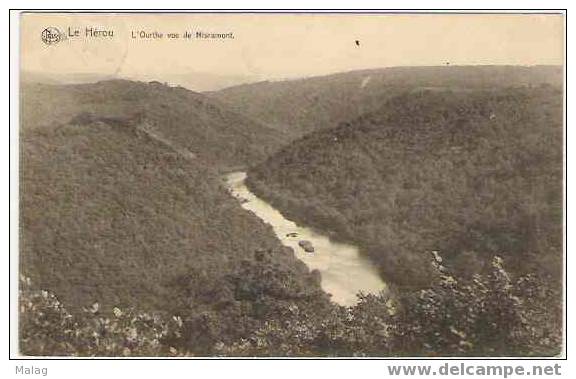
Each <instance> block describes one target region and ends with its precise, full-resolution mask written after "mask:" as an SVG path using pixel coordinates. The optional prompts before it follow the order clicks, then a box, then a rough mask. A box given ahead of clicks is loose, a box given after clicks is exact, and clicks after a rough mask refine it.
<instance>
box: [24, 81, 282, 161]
mask: <svg viewBox="0 0 576 379" xmlns="http://www.w3.org/2000/svg"><path fill="white" fill-rule="evenodd" d="M21 99H22V104H23V105H22V106H23V107H25V108H26V111H25V112H22V128H23V129H29V128H50V127H55V126H57V125H60V124H66V123H68V122H71V121H75V122H77V123H81V124H82V123H90V122H92V121H98V120H100V121H107V122H108V123H111V122H112V123H113V122H116V123H121V124H122V123H127V124H133V125H136V124H137V125H140V126H142V127H145V128H147V130H148V131H150V132H151V133H154V134H155V135H157V136H158V137H159V138H164V139H166V140H169V141H171V143H172V144H173V145H174V146H176V147H178V148H180V149H183V150H187V151H189V152H190V153H191V154H194V155H196V156H197V157H198V158H199V159H200V160H202V161H204V162H205V163H207V164H208V165H210V166H219V167H223V168H227V167H236V166H245V165H250V164H253V163H255V162H257V161H259V160H261V159H263V158H264V157H266V156H267V155H268V154H269V153H270V152H272V151H274V150H275V149H276V148H278V147H279V146H280V145H281V144H282V143H283V140H284V139H283V138H284V137H283V136H282V134H281V133H279V132H277V131H275V130H273V129H270V128H268V127H265V126H263V125H261V124H259V123H258V122H255V121H252V120H250V119H248V118H246V117H245V116H242V115H240V114H238V113H236V112H233V111H229V110H228V109H226V107H225V106H222V105H221V104H219V103H218V101H215V100H212V99H210V98H208V97H206V96H205V95H202V94H199V93H196V92H193V91H189V90H187V89H184V88H182V87H169V86H166V85H164V84H161V83H158V82H151V83H143V82H133V81H127V80H110V81H102V82H98V83H92V84H77V85H45V84H24V85H23V91H22V95H21Z"/></svg>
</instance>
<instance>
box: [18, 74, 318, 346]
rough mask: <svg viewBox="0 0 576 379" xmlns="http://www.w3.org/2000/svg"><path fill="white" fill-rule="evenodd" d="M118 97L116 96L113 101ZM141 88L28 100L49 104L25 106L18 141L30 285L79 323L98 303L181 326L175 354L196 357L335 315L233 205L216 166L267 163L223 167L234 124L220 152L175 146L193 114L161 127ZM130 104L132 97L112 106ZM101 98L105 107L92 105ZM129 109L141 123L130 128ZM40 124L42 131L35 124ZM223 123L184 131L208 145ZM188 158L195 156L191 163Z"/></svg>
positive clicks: (302, 272) (56, 92)
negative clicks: (284, 316) (297, 315)
mask: <svg viewBox="0 0 576 379" xmlns="http://www.w3.org/2000/svg"><path fill="white" fill-rule="evenodd" d="M110 85H112V86H115V88H116V89H117V91H115V92H110V89H109V86H110ZM124 85H125V86H126V87H127V88H124ZM101 86H104V87H106V88H108V89H107V90H106V91H101V90H100V87H101ZM142 86H145V87H146V85H141V84H133V83H127V82H115V83H112V84H111V83H105V84H98V85H96V86H88V87H85V88H92V89H94V88H96V89H95V92H92V93H85V92H81V91H80V90H79V87H74V88H73V92H74V95H75V96H76V97H77V98H74V96H71V95H70V94H66V95H65V94H64V92H65V90H64V89H57V88H53V87H39V88H40V92H41V93H36V94H30V93H26V92H25V93H24V97H27V98H28V99H30V96H32V97H34V96H36V97H38V96H40V95H46V94H52V95H53V96H45V97H43V96H40V97H42V98H43V101H42V102H41V104H37V106H35V107H34V108H31V106H32V104H33V103H32V102H30V101H25V102H24V104H23V107H22V114H23V118H24V119H25V120H26V122H27V125H26V127H25V128H23V129H22V130H21V140H20V142H21V146H20V256H19V257H20V273H21V275H22V276H23V277H26V278H29V279H30V280H31V282H32V285H33V288H34V289H38V290H39V289H42V290H46V291H50V292H52V293H54V294H55V295H56V296H57V297H58V299H59V300H60V301H61V302H62V304H65V306H66V308H67V309H69V310H72V311H74V312H75V313H76V312H79V311H80V310H81V309H82V308H83V307H90V306H91V305H92V304H93V303H95V302H96V303H98V304H99V312H102V313H105V314H108V315H110V313H111V310H112V309H113V307H119V308H120V309H130V308H137V309H139V310H143V311H151V312H165V313H167V314H171V315H180V316H182V319H183V323H184V324H183V330H184V331H185V334H184V333H183V335H182V336H181V337H180V339H181V340H180V341H176V342H173V343H177V344H178V345H181V346H182V347H183V349H184V350H185V351H192V352H194V353H195V354H208V352H210V351H211V349H212V348H213V346H214V344H216V343H218V342H222V341H226V340H227V339H228V340H234V339H238V338H243V337H246V336H247V335H249V334H250V333H251V332H252V331H253V330H255V328H258V327H260V326H261V325H262V324H263V323H264V322H266V321H267V320H272V319H274V318H275V317H276V316H277V315H278V314H280V313H281V312H284V311H285V310H284V309H285V308H289V307H290V306H293V305H297V306H298V307H300V308H301V309H302V310H306V309H308V310H309V311H310V312H312V313H313V314H316V313H318V314H322V311H321V310H322V309H324V308H325V307H328V306H329V302H328V298H327V296H326V295H325V294H324V293H323V292H322V291H321V289H320V286H319V282H318V278H317V274H312V273H310V272H309V270H308V269H307V268H306V267H305V265H304V264H303V263H301V262H300V261H298V260H297V259H296V258H295V257H294V255H293V253H292V251H291V250H288V249H286V248H284V247H282V246H281V245H280V243H279V241H278V240H277V239H276V238H275V235H274V232H273V230H272V229H271V227H270V226H268V225H265V224H263V223H262V222H261V221H260V220H259V219H258V218H257V217H256V216H254V215H252V214H250V213H249V212H246V211H245V210H243V209H242V208H241V206H240V204H239V202H238V201H237V200H236V199H234V198H233V197H232V196H230V195H229V194H228V193H227V191H226V189H225V188H224V186H223V184H222V182H221V180H222V179H221V177H220V173H219V170H220V169H221V168H222V166H210V165H208V164H207V163H206V161H210V160H213V161H214V160H215V161H216V162H217V163H221V162H224V163H225V162H226V161H225V160H224V158H227V159H232V158H234V159H237V160H238V161H239V162H240V161H241V160H242V159H246V161H244V162H247V160H248V159H251V158H253V157H257V156H258V154H259V153H258V151H256V153H251V152H250V151H249V150H246V151H247V154H246V155H243V154H238V155H229V157H230V158H228V156H222V158H223V160H222V161H221V160H219V159H216V158H219V157H221V156H219V155H217V154H218V153H217V151H216V150H213V149H216V148H219V149H223V150H226V149H228V150H230V149H229V148H228V147H227V145H226V142H230V143H233V144H235V143H237V142H238V140H237V139H236V138H237V137H238V134H237V133H236V132H235V130H234V129H233V127H232V126H230V125H224V126H222V128H224V127H229V128H232V130H231V131H230V134H231V136H232V137H231V138H233V139H232V140H231V141H229V140H227V139H218V138H219V137H221V135H220V134H215V135H213V136H210V137H209V138H214V140H216V141H222V145H218V146H206V147H204V149H201V147H202V146H200V145H198V144H197V141H194V139H187V140H185V141H180V140H171V139H169V138H168V136H172V137H173V136H177V135H178V133H184V130H179V129H178V128H177V127H176V125H175V123H176V121H178V120H179V117H184V116H185V115H192V114H193V113H190V112H188V113H185V112H184V111H182V114H179V115H178V117H172V116H174V114H171V113H170V112H167V111H166V112H165V113H164V116H163V117H166V120H167V124H161V123H160V121H161V120H160V117H161V115H160V114H159V113H156V112H159V111H160V109H159V108H156V106H155V105H154V103H155V102H160V103H162V101H165V99H164V100H163V99H162V98H155V99H154V101H153V100H152V97H151V96H152V94H154V93H156V92H155V90H154V89H152V90H150V92H151V93H148V92H146V91H144V92H143V93H144V94H145V95H146V97H144V95H142V96H143V97H144V99H140V100H141V101H140V102H137V101H134V100H133V96H134V94H133V92H132V90H133V89H134V88H136V89H137V90H138V93H142V91H140V90H141V89H142ZM34 88H38V87H28V88H25V91H27V90H31V89H34ZM123 91H124V92H125V93H130V98H129V99H126V100H124V101H113V99H119V98H121V96H122V93H123ZM158 91H160V90H158ZM161 91H162V92H166V91H167V92H170V91H173V90H172V89H166V88H163V89H162V90H161ZM176 91H180V90H176ZM104 92H105V93H108V94H109V98H101V100H100V101H96V99H98V97H99V96H103V93H104ZM182 93H183V98H184V100H186V99H188V101H186V102H184V100H182V103H189V102H190V100H189V98H190V97H192V98H194V97H195V96H196V95H190V94H189V93H188V91H186V92H184V91H182ZM168 96H170V95H168ZM63 99H65V100H66V101H68V103H62V101H63ZM199 99H200V100H201V97H199ZM88 100H90V101H88ZM169 100H170V98H169ZM200 100H198V101H200ZM170 102H171V104H174V102H175V99H171V100H170ZM130 104H132V105H133V107H134V108H136V109H135V110H132V111H133V112H143V113H144V115H145V116H133V115H131V114H130V113H129V112H130V110H131V109H130V108H129V107H128V105H130ZM147 104H149V105H150V107H149V108H148V109H146V107H145V106H146V105H147ZM60 107H63V108H65V109H59V108H60ZM198 107H199V105H198V104H196V105H195V103H192V106H191V109H192V110H194V111H195V112H198V113H199V112H200V110H199V108H198ZM39 108H40V109H39ZM86 109H89V110H90V113H89V114H87V113H83V112H84V111H85V110H86ZM201 109H203V108H201ZM39 110H41V112H39ZM35 112H36V114H34V113H35ZM123 112H128V114H125V113H123ZM178 112H179V111H178V110H175V111H174V113H176V114H178ZM42 114H43V115H44V116H45V120H44V122H43V123H40V124H36V122H37V121H35V120H37V119H35V117H39V116H40V115H42ZM224 114H225V115H226V113H224ZM170 117H172V118H170ZM222 117H223V116H222V112H221V111H218V112H216V114H215V120H212V121H207V122H206V123H207V124H208V125H203V122H204V121H205V120H207V119H208V114H204V115H202V116H199V117H197V118H196V119H189V120H186V121H187V124H186V125H185V126H186V130H188V131H189V133H190V134H191V135H192V136H197V135H200V134H201V133H202V132H203V128H210V126H214V127H215V128H217V127H218V125H219V124H218V122H220V121H222ZM58 120H64V121H62V122H59V121H58ZM155 121H157V122H158V124H153V123H154V122H155ZM151 124H153V125H152V127H151ZM164 125H167V126H168V131H167V132H166V133H163V129H162V127H163V126H164ZM170 127H173V128H174V130H171V129H170ZM196 129H200V130H196ZM219 131H221V130H218V129H217V130H216V131H215V132H219ZM160 134H161V135H160ZM207 138H208V137H207ZM183 146H185V147H183ZM188 148H190V149H192V148H197V149H196V150H194V154H193V153H190V150H188ZM241 151H244V150H241ZM236 152H237V151H236ZM225 153H226V154H232V153H234V151H232V152H230V151H227V152H225ZM211 154H214V155H211ZM201 158H204V159H201ZM311 309H313V310H314V311H312V310H311ZM38 317H39V319H42V317H44V316H43V315H42V314H39V315H38ZM207 323H209V324H210V325H207Z"/></svg>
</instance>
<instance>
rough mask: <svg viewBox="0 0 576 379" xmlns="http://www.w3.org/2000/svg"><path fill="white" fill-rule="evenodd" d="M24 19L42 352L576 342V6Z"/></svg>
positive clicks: (36, 336) (15, 261) (23, 96)
mask: <svg viewBox="0 0 576 379" xmlns="http://www.w3.org/2000/svg"><path fill="white" fill-rule="evenodd" d="M17 17H18V33H19V42H18V44H17V49H18V51H19V54H18V59H19V64H18V72H17V73H13V74H14V75H18V78H17V84H18V90H17V91H18V92H17V101H18V103H19V105H18V108H17V116H18V125H17V126H16V129H13V130H12V129H11V130H12V132H13V133H15V134H16V135H17V138H18V145H17V147H18V157H17V162H16V164H17V165H18V166H17V167H18V168H17V171H18V172H17V174H18V177H16V178H15V179H13V180H16V182H17V183H18V186H19V189H18V193H16V194H13V196H14V197H16V198H17V200H18V207H17V208H15V209H14V212H16V213H17V217H18V222H17V228H18V234H17V240H13V241H11V243H12V244H16V247H17V249H16V251H15V252H14V251H12V252H11V254H10V259H11V265H12V266H11V267H12V269H14V267H16V270H17V274H16V273H15V274H14V275H17V278H18V279H17V281H16V282H13V283H11V284H12V285H13V286H15V290H14V291H16V293H17V298H13V299H12V301H14V302H15V304H17V305H16V306H17V320H15V319H14V320H11V322H14V323H16V324H15V325H17V327H16V329H17V330H16V335H13V336H11V338H12V339H14V340H15V341H16V342H15V344H16V346H17V351H16V352H14V353H15V354H16V355H18V356H21V357H30V358H33V357H36V358H45V357H52V358H55V357H56V358H82V357H84V358H86V357H94V358H104V357H108V358H134V357H139V358H171V359H172V358H174V359H178V358H181V359H182V358H383V359H386V358H466V357H467V358H480V359H482V358H489V357H490V358H504V357H508V358H559V357H563V356H565V352H566V342H565V336H566V328H565V321H566V320H565V317H566V316H565V296H566V293H565V290H566V287H565V264H566V260H565V256H566V254H565V234H566V233H565V213H566V211H565V192H564V189H565V180H564V177H565V139H566V138H565V114H564V107H565V100H566V98H565V69H566V68H565V59H566V57H565V46H566V36H565V32H566V31H565V21H566V20H565V17H566V15H565V13H564V12H562V11H540V12H538V11H526V12H514V11H507V12H497V11H492V12H465V11H462V12H457V11H452V12H449V11H444V12H441V11H437V12H433V11H429V12H426V11H422V12H378V11H357V12H314V11H293V12H282V13H279V12H272V11H270V12H242V11H237V12H216V11H214V12H185V11H180V12H167V11H166V12H162V11H155V12H128V11H93V12H64V11H22V12H20V13H19V14H18V16H17ZM13 58H14V57H13ZM11 148H12V146H11ZM14 265H16V266H14ZM34 369H39V368H38V367H33V366H32V367H31V366H30V365H24V366H17V367H16V374H36V375H38V374H41V373H40V372H34ZM18 370H20V372H19V371H18ZM26 370H29V371H26ZM529 374H530V373H528V375H529ZM434 375H436V373H434ZM478 375H480V374H478Z"/></svg>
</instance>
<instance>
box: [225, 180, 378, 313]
mask: <svg viewBox="0 0 576 379" xmlns="http://www.w3.org/2000/svg"><path fill="white" fill-rule="evenodd" d="M245 179H246V173H244V172H235V173H232V174H228V175H226V184H227V186H228V189H229V191H230V192H231V193H232V195H233V196H235V197H236V198H238V199H239V201H240V202H241V203H242V207H243V208H245V209H247V210H249V211H251V212H253V213H254V214H255V215H256V216H258V217H259V218H261V219H262V220H263V221H264V222H266V223H268V224H270V225H272V227H273V229H274V232H275V233H276V235H277V236H278V238H279V239H280V241H281V242H282V244H284V245H285V246H288V247H291V248H292V249H293V250H294V252H295V255H296V257H297V258H298V259H300V260H302V261H303V262H304V263H305V264H306V265H307V266H308V267H309V268H310V269H316V270H318V271H320V274H321V276H322V282H321V285H322V289H323V290H324V291H326V292H327V293H330V294H332V300H333V301H334V302H336V303H338V304H340V305H348V306H349V305H354V304H356V302H357V297H356V294H357V293H358V292H360V291H362V292H364V293H375V294H376V293H379V292H380V291H382V290H384V289H385V288H386V284H385V283H384V282H383V281H382V279H381V278H380V276H379V275H378V273H377V271H376V269H375V268H374V266H373V265H372V264H371V263H370V262H369V261H368V260H367V259H365V258H364V257H362V256H360V254H359V252H358V248H357V247H355V246H353V245H349V244H343V243H339V242H334V241H331V240H330V239H329V238H328V237H326V236H324V235H322V234H319V233H317V232H315V231H313V230H312V229H309V228H306V227H302V226H298V225H296V224H295V223H294V222H292V221H290V220H287V219H286V218H284V216H282V214H281V213H280V212H279V211H277V210H276V209H274V208H273V207H272V206H271V205H269V204H268V203H266V202H265V201H264V200H262V199H259V198H258V197H256V196H255V195H254V194H253V193H252V192H250V190H249V189H248V188H247V187H246V185H245V184H244V181H245ZM300 241H310V243H311V244H312V246H313V247H314V252H313V253H307V252H305V251H304V249H303V248H302V247H300V246H299V244H298V243H299V242H300Z"/></svg>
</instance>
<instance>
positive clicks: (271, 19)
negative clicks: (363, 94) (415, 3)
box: [20, 14, 564, 80]
mask: <svg viewBox="0 0 576 379" xmlns="http://www.w3.org/2000/svg"><path fill="white" fill-rule="evenodd" d="M48 27H55V28H57V29H58V30H59V31H60V33H62V34H68V29H69V28H70V30H71V31H72V33H74V30H78V31H79V33H80V35H79V36H77V37H67V38H66V39H64V40H62V41H60V42H58V43H55V44H51V45H47V44H45V43H44V42H43V41H42V38H41V35H42V31H43V30H44V29H46V28H48ZM86 28H96V29H99V30H112V31H113V33H114V35H113V37H86V36H85V29H86ZM140 31H145V32H146V33H153V32H161V33H163V34H164V38H162V39H151V38H144V39H141V38H132V33H138V32H140ZM185 31H188V32H191V33H192V34H195V33H196V32H197V31H202V32H206V33H224V34H226V33H233V35H234V39H196V38H182V37H183V33H184V32H185ZM168 33H178V34H179V37H180V38H178V39H169V38H167V34H168ZM563 38H564V19H563V16H562V15H510V14H508V15H494V14H493V15H461V14H460V15H459V14H448V15H446V14H443V15H440V14H436V15H431V14H425V15H423V14H420V15H414V14H412V15H399V14H395V15H389V14H388V15H383V14H380V15H375V14H355V15H351V14H348V15H343V14H331V15H320V14H305V15H304V14H289V15H278V14H265V15H254V14H228V15H226V14H220V15H215V14H24V15H22V16H21V41H20V42H21V45H20V46H21V57H20V58H21V69H22V70H24V71H33V72H39V73H44V74H48V75H50V74H54V75H59V74H69V73H91V74H92V73H97V74H101V75H113V76H121V77H131V78H147V79H154V78H157V79H159V80H162V78H165V77H172V76H174V75H186V74H189V73H205V74H211V75H216V76H230V77H250V78H257V79H259V80H264V79H282V78H294V77H306V76H314V75H323V74H329V73H334V72H342V71H351V70H356V69H365V68H379V67H391V66H430V65H444V64H446V63H447V62H449V63H450V64H451V65H478V64H510V65H536V64H555V65H561V64H562V63H563V60H564V57H563V52H564V39H563ZM356 41H358V43H356Z"/></svg>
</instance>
